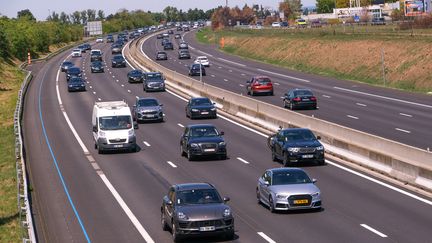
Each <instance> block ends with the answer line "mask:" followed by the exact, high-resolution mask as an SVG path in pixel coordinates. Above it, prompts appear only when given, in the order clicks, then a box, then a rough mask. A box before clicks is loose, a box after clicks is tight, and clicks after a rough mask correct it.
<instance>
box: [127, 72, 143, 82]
mask: <svg viewBox="0 0 432 243" xmlns="http://www.w3.org/2000/svg"><path fill="white" fill-rule="evenodd" d="M143 76H144V73H143V71H141V70H139V69H135V70H132V71H130V72H128V74H127V78H128V82H129V83H142V81H143Z"/></svg>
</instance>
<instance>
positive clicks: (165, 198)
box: [163, 196, 173, 206]
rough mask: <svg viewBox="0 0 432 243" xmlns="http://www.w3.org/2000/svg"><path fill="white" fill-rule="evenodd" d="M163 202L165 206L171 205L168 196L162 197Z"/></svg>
mask: <svg viewBox="0 0 432 243" xmlns="http://www.w3.org/2000/svg"><path fill="white" fill-rule="evenodd" d="M163 201H164V203H165V204H166V205H170V206H171V205H172V204H173V202H172V201H171V200H170V199H169V198H168V196H164V198H163Z"/></svg>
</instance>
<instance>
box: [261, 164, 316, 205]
mask: <svg viewBox="0 0 432 243" xmlns="http://www.w3.org/2000/svg"><path fill="white" fill-rule="evenodd" d="M315 183H316V180H315V179H310V177H309V176H308V175H307V173H306V172H305V171H304V170H303V169H300V168H274V169H268V170H266V171H265V172H264V174H263V175H262V176H261V177H260V178H259V179H258V184H257V188H256V194H257V200H258V203H263V204H265V205H267V206H268V207H269V209H270V212H272V213H274V212H276V211H277V210H281V211H287V210H299V209H316V210H320V209H321V205H322V202H321V191H320V189H319V188H318V187H317V186H316V185H315Z"/></svg>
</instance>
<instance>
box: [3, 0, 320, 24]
mask: <svg viewBox="0 0 432 243" xmlns="http://www.w3.org/2000/svg"><path fill="white" fill-rule="evenodd" d="M280 1H282V0H249V1H246V0H228V6H229V7H235V6H239V7H243V6H244V5H245V4H248V5H249V6H251V5H253V4H260V5H262V6H263V7H271V8H274V9H276V8H277V7H278V3H279V2H280ZM301 1H302V4H303V6H314V5H315V0H301ZM221 5H222V6H223V5H225V0H105V1H103V0H102V1H101V0H99V1H96V0H67V1H65V0H0V6H1V7H0V14H1V15H5V16H7V17H10V18H15V17H16V16H17V12H18V11H20V10H24V9H29V10H30V11H31V12H32V13H33V15H34V16H35V18H36V19H37V20H45V19H46V18H47V17H48V15H49V14H50V12H52V11H55V12H56V13H61V12H62V11H63V12H65V13H67V14H71V13H72V12H74V11H76V10H78V11H82V10H86V9H95V10H103V11H104V13H105V16H107V15H109V14H112V13H115V12H117V10H119V9H122V8H125V9H127V10H137V9H141V10H144V11H152V12H162V10H163V9H164V8H165V7H167V6H172V7H176V8H177V9H183V10H188V9H189V8H192V9H194V8H198V9H203V10H208V9H211V8H216V7H218V6H221Z"/></svg>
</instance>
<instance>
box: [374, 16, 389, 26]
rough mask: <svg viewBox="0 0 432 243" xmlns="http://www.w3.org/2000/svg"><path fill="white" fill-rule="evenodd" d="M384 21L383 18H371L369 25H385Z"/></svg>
mask: <svg viewBox="0 0 432 243" xmlns="http://www.w3.org/2000/svg"><path fill="white" fill-rule="evenodd" d="M385 24H386V22H385V19H384V18H383V17H381V18H373V19H372V21H371V25H385Z"/></svg>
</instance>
